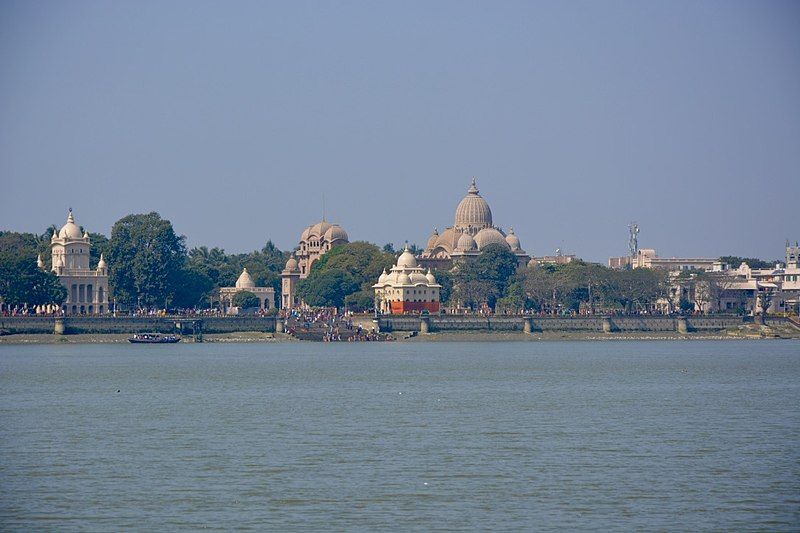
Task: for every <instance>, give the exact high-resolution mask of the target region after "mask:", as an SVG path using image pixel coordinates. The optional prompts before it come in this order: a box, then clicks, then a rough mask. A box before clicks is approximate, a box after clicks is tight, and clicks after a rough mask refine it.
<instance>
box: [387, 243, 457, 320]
mask: <svg viewBox="0 0 800 533" xmlns="http://www.w3.org/2000/svg"><path fill="white" fill-rule="evenodd" d="M372 287H373V288H374V289H375V302H376V306H377V308H378V310H379V311H380V312H381V313H391V314H403V313H419V312H422V311H428V312H431V313H438V312H439V297H440V290H441V288H442V286H441V285H439V284H438V283H436V278H435V277H434V276H433V274H432V273H431V271H430V269H428V272H427V273H425V269H424V268H422V267H420V266H419V265H418V263H417V259H416V258H415V257H414V254H412V253H411V252H410V251H409V249H408V246H406V248H405V250H404V251H403V253H402V254H400V257H398V258H397V264H396V265H395V266H393V267H392V268H391V271H390V272H389V273H387V272H386V270H385V269H384V271H383V273H382V274H381V276H380V278H378V283H376V284H375V285H373V286H372Z"/></svg>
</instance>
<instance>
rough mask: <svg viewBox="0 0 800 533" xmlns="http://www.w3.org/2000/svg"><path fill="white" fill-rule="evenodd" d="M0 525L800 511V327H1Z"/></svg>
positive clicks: (718, 517)
mask: <svg viewBox="0 0 800 533" xmlns="http://www.w3.org/2000/svg"><path fill="white" fill-rule="evenodd" d="M0 399H1V400H2V401H0V529H3V530H9V529H15V530H30V529H54V530H59V531H64V530H73V529H74V530H82V531H85V530H97V531H120V530H141V529H152V530H174V529H188V530H197V529H201V528H209V529H214V528H218V529H226V530H228V529H234V528H253V529H258V530H265V529H268V530H278V531H286V530H297V529H312V530H322V529H325V530H330V529H333V530H370V531H371V530H425V531H431V530H475V529H484V530H486V529H490V530H522V529H524V530H531V529H534V530H548V529H570V530H573V529H603V530H627V529H640V530H654V529H656V530H657V529H667V530H676V529H679V530H709V529H714V530H720V529H721V530H741V529H762V530H797V529H799V528H800V343H798V342H796V341H752V342H751V341H674V342H673V341H664V342H660V341H647V342H635V341H626V342H616V341H605V342H527V343H480V342H473V343H363V344H349V343H344V344H312V343H284V344H228V345H225V344H194V345H193V344H186V345H164V346H142V345H138V346H136V345H83V346H76V345H71V346H64V345H62V346H57V345H40V346H0Z"/></svg>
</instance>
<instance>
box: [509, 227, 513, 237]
mask: <svg viewBox="0 0 800 533" xmlns="http://www.w3.org/2000/svg"><path fill="white" fill-rule="evenodd" d="M508 232H509V233H510V234H511V235H514V227H513V226H512V227H511V228H510V229H509V230H508Z"/></svg>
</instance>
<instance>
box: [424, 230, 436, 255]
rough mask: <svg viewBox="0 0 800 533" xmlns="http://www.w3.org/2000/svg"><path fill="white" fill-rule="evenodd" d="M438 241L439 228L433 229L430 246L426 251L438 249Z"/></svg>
mask: <svg viewBox="0 0 800 533" xmlns="http://www.w3.org/2000/svg"><path fill="white" fill-rule="evenodd" d="M438 240H439V230H438V229H437V228H433V235H431V236H430V238H429V239H428V245H427V246H426V249H428V250H433V249H434V248H436V241H438Z"/></svg>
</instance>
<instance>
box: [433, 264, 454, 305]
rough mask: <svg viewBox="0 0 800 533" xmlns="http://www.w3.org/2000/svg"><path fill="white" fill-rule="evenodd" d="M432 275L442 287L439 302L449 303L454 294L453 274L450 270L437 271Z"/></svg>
mask: <svg viewBox="0 0 800 533" xmlns="http://www.w3.org/2000/svg"><path fill="white" fill-rule="evenodd" d="M432 274H433V276H434V277H435V278H436V283H438V284H439V285H441V286H442V288H441V289H439V301H441V302H442V303H444V302H449V301H450V296H451V294H452V293H453V274H452V273H451V272H450V271H448V270H436V271H434V272H432Z"/></svg>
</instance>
